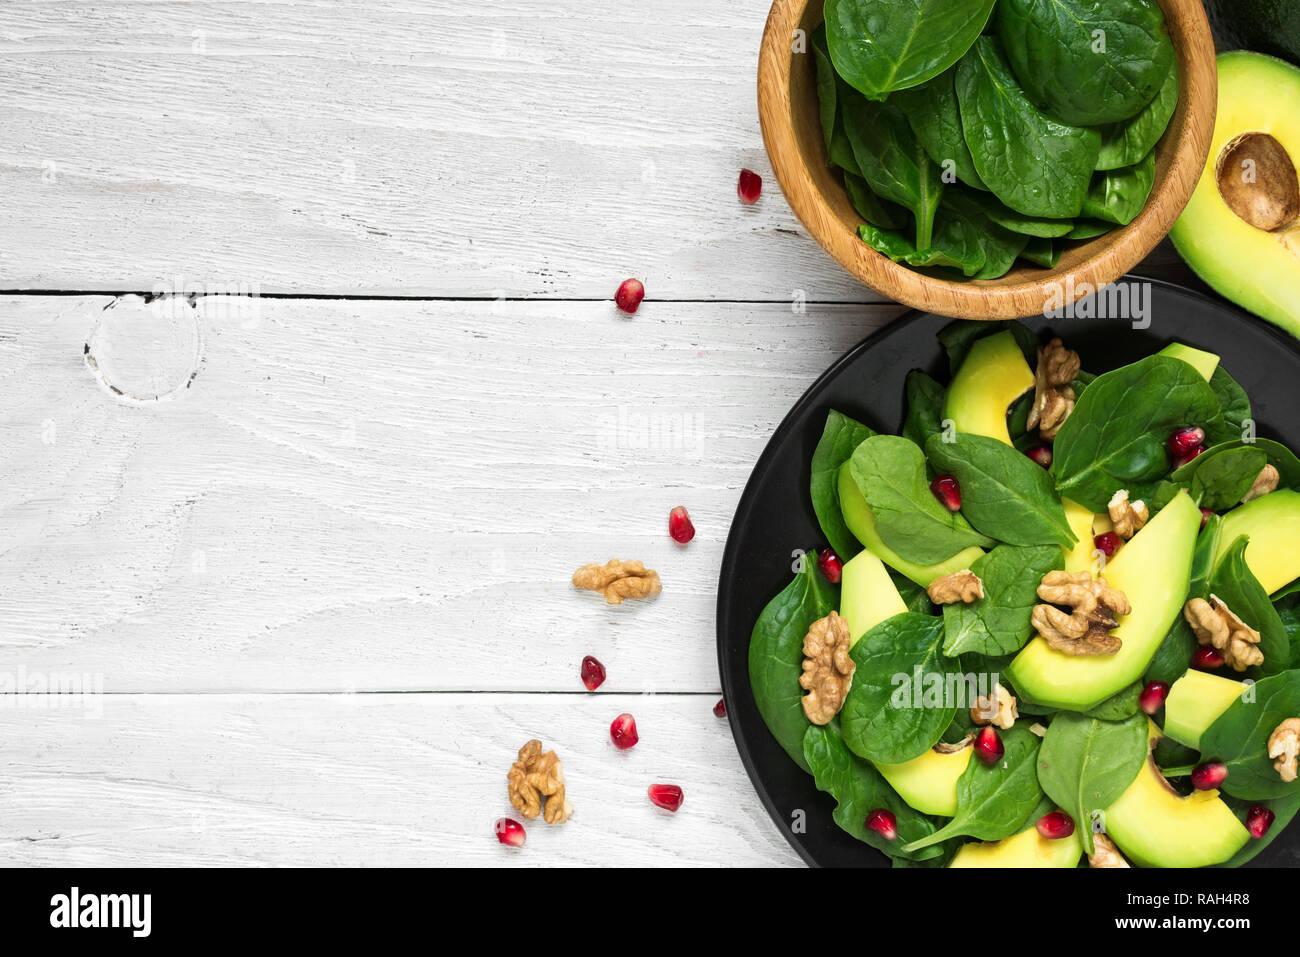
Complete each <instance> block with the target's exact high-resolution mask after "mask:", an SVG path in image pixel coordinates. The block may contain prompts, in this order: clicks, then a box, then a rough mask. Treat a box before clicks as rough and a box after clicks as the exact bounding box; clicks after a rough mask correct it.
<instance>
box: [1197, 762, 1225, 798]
mask: <svg viewBox="0 0 1300 957" xmlns="http://www.w3.org/2000/svg"><path fill="white" fill-rule="evenodd" d="M1227 777H1228V766H1227V765H1226V764H1224V763H1223V762H1222V761H1206V762H1205V763H1204V764H1198V765H1197V766H1196V767H1194V768H1192V787H1194V788H1196V790H1198V791H1212V790H1213V789H1214V788H1217V787H1218V786H1219V785H1220V784H1222V783H1223V782H1224V781H1225V780H1226V779H1227Z"/></svg>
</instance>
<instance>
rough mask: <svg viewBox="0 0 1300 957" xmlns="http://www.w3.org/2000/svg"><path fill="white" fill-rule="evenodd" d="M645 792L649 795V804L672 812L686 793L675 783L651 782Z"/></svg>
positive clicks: (679, 804)
mask: <svg viewBox="0 0 1300 957" xmlns="http://www.w3.org/2000/svg"><path fill="white" fill-rule="evenodd" d="M646 793H647V794H649V795H650V803H651V804H653V805H654V806H655V807H661V808H663V809H664V810H665V811H672V812H673V813H674V814H676V813H677V809H678V808H679V807H681V806H682V801H684V800H686V795H684V794H682V789H681V788H679V787H678V786H677V785H676V784H652V785H650V787H649V788H647V789H646Z"/></svg>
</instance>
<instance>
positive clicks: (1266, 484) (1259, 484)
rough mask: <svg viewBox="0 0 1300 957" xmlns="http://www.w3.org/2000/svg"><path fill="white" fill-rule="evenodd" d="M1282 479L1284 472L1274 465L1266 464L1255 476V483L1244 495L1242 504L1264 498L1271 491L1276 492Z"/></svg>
mask: <svg viewBox="0 0 1300 957" xmlns="http://www.w3.org/2000/svg"><path fill="white" fill-rule="evenodd" d="M1281 481H1282V474H1281V473H1280V472H1278V470H1277V469H1276V468H1275V467H1273V466H1272V465H1265V466H1264V467H1263V468H1262V469H1261V470H1260V472H1259V474H1258V475H1256V476H1255V484H1254V485H1252V486H1251V487H1250V491H1249V492H1247V493H1246V494H1245V495H1244V496H1242V499H1241V501H1242V504H1245V503H1246V502H1253V501H1254V500H1255V499H1257V498H1263V497H1264V496H1265V495H1267V494H1268V493H1269V492H1276V491H1277V487H1278V485H1279V484H1280V483H1281Z"/></svg>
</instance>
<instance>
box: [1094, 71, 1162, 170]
mask: <svg viewBox="0 0 1300 957" xmlns="http://www.w3.org/2000/svg"><path fill="white" fill-rule="evenodd" d="M1176 109H1178V64H1177V62H1174V63H1171V64H1170V66H1169V72H1168V73H1166V74H1165V80H1164V82H1163V83H1162V84H1160V92H1159V93H1157V94H1156V97H1155V99H1154V100H1152V101H1151V102H1150V103H1148V104H1147V106H1146V108H1145V109H1144V110H1143V111H1142V112H1141V113H1139V114H1138V115H1137V116H1135V117H1133V119H1131V120H1129V121H1127V122H1124V123H1115V124H1112V125H1111V126H1109V127H1108V128H1107V129H1105V130H1103V131H1102V136H1101V155H1099V156H1098V157H1097V169H1103V170H1104V169H1120V168H1121V167H1124V166H1132V165H1133V164H1134V163H1136V162H1137V161H1138V160H1140V159H1142V157H1144V156H1146V155H1147V154H1148V153H1150V152H1151V151H1152V150H1153V149H1155V148H1156V144H1157V143H1158V142H1160V137H1161V136H1163V135H1164V132H1165V130H1166V129H1167V128H1168V127H1169V121H1170V120H1171V119H1173V117H1174V111H1175V110H1176Z"/></svg>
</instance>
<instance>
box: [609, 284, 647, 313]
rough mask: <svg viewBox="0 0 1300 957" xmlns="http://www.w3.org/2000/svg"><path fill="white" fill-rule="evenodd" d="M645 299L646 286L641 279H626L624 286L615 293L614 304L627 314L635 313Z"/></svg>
mask: <svg viewBox="0 0 1300 957" xmlns="http://www.w3.org/2000/svg"><path fill="white" fill-rule="evenodd" d="M644 298H645V286H643V285H641V280H640V279H624V280H623V284H622V285H621V286H619V287H618V292H616V293H614V303H615V305H617V306H618V308H620V309H622V310H623V311H624V312H626V313H629V314H631V313H634V312H636V310H637V307H638V306H640V305H641V300H642V299H644Z"/></svg>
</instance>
